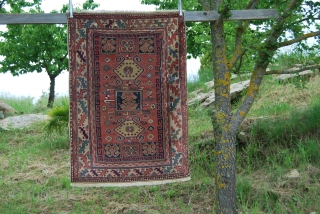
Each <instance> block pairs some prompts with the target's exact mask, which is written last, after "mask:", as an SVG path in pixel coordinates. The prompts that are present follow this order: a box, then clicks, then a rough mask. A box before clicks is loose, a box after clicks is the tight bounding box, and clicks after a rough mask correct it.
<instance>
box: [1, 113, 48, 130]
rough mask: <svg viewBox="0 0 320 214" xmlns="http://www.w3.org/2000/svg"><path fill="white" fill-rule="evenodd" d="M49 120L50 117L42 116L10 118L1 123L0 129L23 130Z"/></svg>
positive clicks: (32, 115) (29, 115) (31, 115)
mask: <svg viewBox="0 0 320 214" xmlns="http://www.w3.org/2000/svg"><path fill="white" fill-rule="evenodd" d="M49 118H50V117H49V116H47V115H41V114H26V115H19V116H13V117H8V118H5V119H3V120H1V121H0V129H4V130H9V129H23V128H25V127H28V126H30V125H32V124H34V123H36V122H41V121H44V120H47V119H49Z"/></svg>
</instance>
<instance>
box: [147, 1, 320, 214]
mask: <svg viewBox="0 0 320 214" xmlns="http://www.w3.org/2000/svg"><path fill="white" fill-rule="evenodd" d="M192 2H194V3H195V2H196V0H192ZM144 3H155V4H157V5H159V8H161V9H162V8H163V9H164V8H166V9H171V8H172V7H173V6H172V5H177V1H169V0H163V1H159V0H144ZM170 3H171V4H170ZM198 3H200V4H201V5H202V8H203V10H205V11H211V10H215V11H218V13H219V14H220V18H219V19H218V20H217V21H215V22H211V23H210V32H211V33H210V34H211V40H205V41H206V42H207V44H211V47H210V49H211V48H212V49H211V50H212V51H209V49H205V50H204V51H203V50H201V52H202V53H203V54H204V56H205V57H207V60H206V62H207V63H209V64H211V63H212V72H213V76H214V89H215V90H214V91H215V92H214V93H215V103H214V106H213V108H214V111H213V112H212V115H211V117H212V124H213V132H214V136H215V146H214V158H215V185H216V188H215V200H216V206H215V213H237V212H238V210H237V203H236V147H235V143H236V133H237V130H238V128H239V126H240V124H241V123H242V121H243V119H244V118H245V116H246V115H247V113H248V112H249V110H250V108H251V106H252V104H253V102H254V100H255V98H256V96H257V94H258V91H259V87H260V85H261V82H262V79H263V77H264V76H265V75H266V74H268V72H267V71H266V70H267V67H268V66H269V64H270V63H271V62H272V60H273V59H274V56H275V54H276V53H277V50H278V49H279V48H280V47H285V46H288V45H291V44H297V45H298V46H297V47H298V48H302V49H307V48H308V47H307V45H306V43H305V42H304V40H305V39H307V38H309V37H315V36H319V35H320V31H319V30H314V31H312V29H310V25H312V24H315V20H319V18H320V16H319V12H320V2H319V1H309V0H289V1H288V0H277V1H272V0H260V1H259V0H240V1H238V0H237V1H232V0H199V1H198ZM188 4H190V1H188ZM184 9H185V10H192V8H189V7H188V5H184ZM235 9H237V10H243V9H249V10H252V9H277V10H278V11H279V17H277V18H274V19H272V20H258V21H257V20H253V21H236V22H233V23H232V22H231V21H228V19H229V18H230V15H231V14H230V12H231V11H230V10H235ZM315 26H316V27H319V26H318V25H315ZM189 30H190V31H192V30H193V29H189ZM206 32H209V30H208V31H207V30H206ZM204 37H206V36H204ZM206 38H207V37H206ZM188 40H194V44H195V45H194V46H193V47H190V48H191V49H197V48H199V47H200V45H201V44H200V45H197V42H196V41H197V40H200V41H204V40H201V39H199V38H193V37H190V34H189V35H188ZM189 42H190V41H189ZM190 48H189V49H188V51H189V53H192V52H193V51H192V50H190ZM245 56H246V58H245ZM245 60H248V61H251V62H248V63H245ZM202 62H203V63H204V61H202ZM207 63H206V64H207ZM246 65H251V66H246ZM241 68H243V69H245V70H247V71H249V72H251V73H252V76H251V80H250V85H249V87H248V89H247V93H246V95H245V97H244V99H243V102H242V104H241V105H240V106H239V108H238V109H237V111H236V112H232V109H231V96H230V84H231V81H230V79H231V73H232V72H234V71H237V70H240V69H241ZM318 68H319V66H318ZM269 73H274V71H271V72H269Z"/></svg>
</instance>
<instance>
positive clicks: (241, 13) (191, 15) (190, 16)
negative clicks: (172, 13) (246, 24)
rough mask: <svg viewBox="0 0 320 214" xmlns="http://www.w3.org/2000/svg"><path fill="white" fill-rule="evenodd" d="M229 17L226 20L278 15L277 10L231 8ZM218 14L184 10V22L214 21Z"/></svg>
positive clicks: (255, 18)
mask: <svg viewBox="0 0 320 214" xmlns="http://www.w3.org/2000/svg"><path fill="white" fill-rule="evenodd" d="M231 14H232V15H231V17H229V18H228V19H227V20H229V21H238V20H263V19H272V18H277V17H279V15H278V11H277V10H269V9H263V10H258V9H257V10H231ZM219 16H220V15H219V14H218V12H217V11H193V12H189V11H186V12H185V17H184V19H185V21H186V22H208V21H216V20H218V19H219Z"/></svg>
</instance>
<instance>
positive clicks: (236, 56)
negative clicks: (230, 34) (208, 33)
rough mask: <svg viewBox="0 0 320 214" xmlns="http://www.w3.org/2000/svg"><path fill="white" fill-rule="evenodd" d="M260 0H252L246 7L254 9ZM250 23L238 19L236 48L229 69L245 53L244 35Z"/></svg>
mask: <svg viewBox="0 0 320 214" xmlns="http://www.w3.org/2000/svg"><path fill="white" fill-rule="evenodd" d="M258 1H259V0H250V2H249V3H248V4H247V6H246V9H254V8H256V6H257V3H258ZM249 25H250V21H249V20H247V21H245V22H244V24H243V21H238V27H237V30H236V40H235V50H234V52H233V56H232V58H231V59H230V64H229V69H232V68H233V67H234V66H235V64H236V63H237V61H238V60H239V59H240V58H241V57H242V56H243V55H244V51H243V50H242V35H243V33H244V32H245V31H246V30H247V29H248V27H249Z"/></svg>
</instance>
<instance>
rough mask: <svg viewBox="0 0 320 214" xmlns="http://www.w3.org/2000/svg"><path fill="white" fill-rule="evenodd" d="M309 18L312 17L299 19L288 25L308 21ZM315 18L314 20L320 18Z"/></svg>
mask: <svg viewBox="0 0 320 214" xmlns="http://www.w3.org/2000/svg"><path fill="white" fill-rule="evenodd" d="M309 19H311V18H305V19H301V20H299V21H295V22H292V23H290V24H289V25H288V26H292V25H295V24H298V23H301V22H304V21H307V20H309ZM313 19H314V20H320V18H313Z"/></svg>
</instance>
